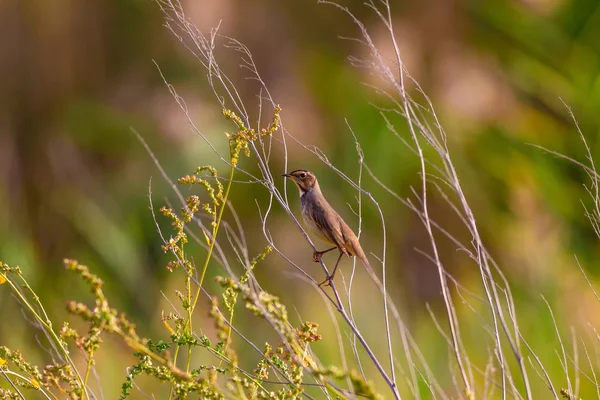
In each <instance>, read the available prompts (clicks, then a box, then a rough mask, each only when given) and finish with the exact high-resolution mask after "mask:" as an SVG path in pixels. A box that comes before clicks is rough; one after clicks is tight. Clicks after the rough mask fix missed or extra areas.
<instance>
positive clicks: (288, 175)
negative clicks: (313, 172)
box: [281, 174, 292, 178]
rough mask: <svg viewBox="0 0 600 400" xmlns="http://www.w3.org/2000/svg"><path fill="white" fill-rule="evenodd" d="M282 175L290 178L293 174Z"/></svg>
mask: <svg viewBox="0 0 600 400" xmlns="http://www.w3.org/2000/svg"><path fill="white" fill-rule="evenodd" d="M281 176H285V177H286V178H289V177H290V176H292V175H290V174H282V175H281Z"/></svg>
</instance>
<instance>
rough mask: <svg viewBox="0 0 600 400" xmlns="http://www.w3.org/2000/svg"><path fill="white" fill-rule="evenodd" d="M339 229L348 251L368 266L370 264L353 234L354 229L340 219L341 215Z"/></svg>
mask: <svg viewBox="0 0 600 400" xmlns="http://www.w3.org/2000/svg"><path fill="white" fill-rule="evenodd" d="M340 231H341V232H342V237H343V240H344V243H345V244H346V248H347V249H348V250H349V251H350V253H351V254H352V255H353V256H356V257H358V259H359V260H361V261H362V263H363V264H364V265H365V266H366V267H368V268H370V267H371V265H370V264H369V260H367V256H366V255H365V252H364V251H363V249H362V247H361V245H360V242H359V241H358V238H357V237H356V235H355V234H354V231H353V230H352V229H350V227H349V226H348V225H347V224H346V222H344V220H342V219H341V217H340Z"/></svg>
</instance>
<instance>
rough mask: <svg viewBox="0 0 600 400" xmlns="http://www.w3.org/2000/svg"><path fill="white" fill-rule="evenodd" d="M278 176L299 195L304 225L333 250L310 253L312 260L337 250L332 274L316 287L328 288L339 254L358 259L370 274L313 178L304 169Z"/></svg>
mask: <svg viewBox="0 0 600 400" xmlns="http://www.w3.org/2000/svg"><path fill="white" fill-rule="evenodd" d="M282 176H285V177H286V178H290V179H291V180H293V181H294V183H295V184H296V186H297V187H298V190H299V191H300V205H301V207H302V217H303V219H304V223H305V224H306V225H308V226H309V228H310V229H311V230H312V231H313V232H314V233H315V234H316V235H317V236H318V237H319V238H320V239H322V240H324V241H325V242H327V243H329V244H332V245H333V246H334V247H332V248H330V249H327V250H325V251H315V252H314V253H313V260H314V261H315V262H319V261H320V260H321V257H322V256H323V254H325V253H327V252H328V251H331V250H334V249H339V251H340V256H339V257H338V259H337V262H336V263H335V267H334V268H333V272H332V273H331V275H329V276H328V277H327V278H326V279H325V280H324V281H323V282H321V283H320V284H319V286H321V285H323V284H327V285H331V281H332V280H333V277H334V275H335V271H336V270H337V267H338V264H339V263H340V259H341V258H342V255H343V254H345V255H347V256H348V257H352V256H356V257H358V258H359V259H360V260H361V261H362V263H363V264H364V265H365V267H366V268H368V269H369V270H371V266H370V264H369V261H368V260H367V257H366V256H365V252H364V251H363V249H362V247H360V243H359V242H358V238H357V237H356V235H355V234H354V232H352V229H350V227H349V226H348V225H347V224H346V223H345V222H344V220H343V219H342V217H340V215H339V214H338V213H337V212H335V210H334V209H333V207H331V206H330V205H329V203H328V202H327V200H325V197H324V196H323V193H321V188H320V187H319V182H318V181H317V177H316V176H315V174H313V173H312V172H310V171H307V170H305V169H298V170H296V171H292V172H290V173H289V174H283V175H282Z"/></svg>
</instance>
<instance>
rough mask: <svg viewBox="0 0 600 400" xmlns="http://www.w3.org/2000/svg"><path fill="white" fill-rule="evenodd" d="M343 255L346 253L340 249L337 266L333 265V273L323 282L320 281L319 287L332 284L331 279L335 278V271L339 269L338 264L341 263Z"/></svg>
mask: <svg viewBox="0 0 600 400" xmlns="http://www.w3.org/2000/svg"><path fill="white" fill-rule="evenodd" d="M329 250H331V249H329ZM329 250H328V251H329ZM343 255H344V253H342V252H341V251H340V256H339V257H338V259H337V262H336V263H335V267H333V272H332V273H331V275H329V276H327V278H325V280H324V281H323V282H321V283H319V287H321V286H323V285H325V286H331V281H332V280H333V277H334V276H335V271H337V267H338V264H339V263H340V260H341V259H342V256H343Z"/></svg>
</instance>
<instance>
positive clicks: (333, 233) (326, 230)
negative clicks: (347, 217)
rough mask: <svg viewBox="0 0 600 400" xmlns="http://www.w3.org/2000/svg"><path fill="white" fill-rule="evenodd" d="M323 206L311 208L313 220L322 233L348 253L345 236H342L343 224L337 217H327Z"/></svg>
mask: <svg viewBox="0 0 600 400" xmlns="http://www.w3.org/2000/svg"><path fill="white" fill-rule="evenodd" d="M320 210H322V208H321V207H313V208H312V209H311V213H312V220H313V221H314V222H315V224H316V225H317V228H318V229H319V230H320V231H321V233H322V234H323V235H324V236H326V237H327V239H329V240H330V241H331V243H333V244H334V245H336V246H337V247H338V248H339V249H340V250H341V251H342V252H343V253H347V252H348V250H347V249H346V244H345V240H344V237H343V236H342V232H341V226H339V222H338V219H337V218H327V217H326V215H325V213H323V212H322V211H320ZM333 212H334V213H335V211H333Z"/></svg>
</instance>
